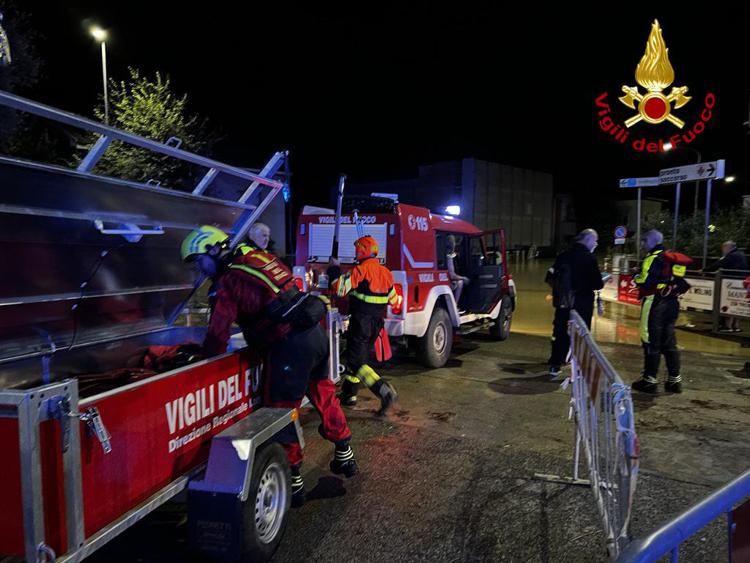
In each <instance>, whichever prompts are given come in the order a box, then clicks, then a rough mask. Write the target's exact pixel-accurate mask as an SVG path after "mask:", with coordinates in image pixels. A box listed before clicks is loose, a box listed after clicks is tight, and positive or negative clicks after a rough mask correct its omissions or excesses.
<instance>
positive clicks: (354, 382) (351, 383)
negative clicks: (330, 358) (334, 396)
mask: <svg viewBox="0 0 750 563" xmlns="http://www.w3.org/2000/svg"><path fill="white" fill-rule="evenodd" d="M357 391H359V378H358V377H354V376H352V375H346V376H344V382H343V383H342V384H341V393H340V394H339V402H340V403H341V406H343V407H356V406H357Z"/></svg>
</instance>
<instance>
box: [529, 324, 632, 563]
mask: <svg viewBox="0 0 750 563" xmlns="http://www.w3.org/2000/svg"><path fill="white" fill-rule="evenodd" d="M568 332H569V334H570V361H571V375H570V378H569V379H567V380H565V382H563V388H567V386H568V385H570V386H571V388H572V393H571V400H570V417H571V418H573V419H574V420H575V423H576V433H575V450H574V455H573V477H572V478H562V477H558V476H554V475H536V477H537V478H540V479H544V480H547V481H552V482H560V483H567V484H575V485H588V486H590V488H591V491H592V493H593V496H594V500H595V501H596V506H597V509H598V512H599V515H600V517H601V521H602V526H603V528H604V533H605V537H606V542H607V551H608V552H609V555H610V558H612V559H615V558H616V557H617V556H618V555H619V553H620V551H621V550H622V549H623V548H624V547H625V546H626V545H627V544H628V541H629V532H628V529H629V526H630V513H631V508H632V505H633V496H634V494H635V488H636V481H637V478H638V462H639V460H638V457H639V450H640V447H639V444H638V437H637V436H636V433H635V424H634V419H635V417H634V414H633V402H632V399H631V396H630V387H629V386H628V385H625V383H624V382H623V381H622V379H621V378H620V376H619V375H618V374H617V372H616V371H615V370H614V368H613V367H612V365H611V364H610V363H609V361H608V360H607V358H605V357H604V354H603V353H602V351H601V350H600V349H599V347H598V346H597V344H596V342H595V341H594V339H593V337H592V336H591V333H590V332H589V330H588V327H587V326H586V323H585V322H584V321H583V319H582V318H581V317H580V315H579V314H578V313H577V312H576V311H574V310H572V311H571V312H570V321H569V322H568ZM581 452H583V457H584V459H585V461H586V465H587V467H588V472H589V480H584V479H580V478H579V475H578V469H579V463H580V459H581Z"/></svg>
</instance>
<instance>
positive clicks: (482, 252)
mask: <svg viewBox="0 0 750 563" xmlns="http://www.w3.org/2000/svg"><path fill="white" fill-rule="evenodd" d="M485 236H486V237H488V238H489V240H487V242H488V243H489V244H486V243H485V238H484V237H482V236H477V237H471V239H470V241H469V243H470V244H469V249H470V255H471V276H470V277H471V285H470V286H469V291H468V301H469V302H468V310H469V311H470V312H472V313H489V312H490V311H491V310H492V308H493V307H494V306H495V304H496V303H497V302H498V300H499V299H500V294H501V291H502V268H503V264H502V260H499V259H498V255H497V254H495V253H494V252H493V251H490V250H488V248H492V242H491V241H492V236H493V233H488V234H487V235H485ZM472 285H473V286H474V287H472Z"/></svg>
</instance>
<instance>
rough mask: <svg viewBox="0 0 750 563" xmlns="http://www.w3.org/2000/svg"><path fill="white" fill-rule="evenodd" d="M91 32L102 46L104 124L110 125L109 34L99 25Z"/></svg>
mask: <svg viewBox="0 0 750 563" xmlns="http://www.w3.org/2000/svg"><path fill="white" fill-rule="evenodd" d="M89 32H90V33H91V35H92V36H93V38H94V39H96V40H97V41H98V42H99V43H101V45H102V89H103V90H104V123H106V124H107V125H109V97H108V96H107V32H106V30H104V29H102V28H101V27H99V26H98V25H95V26H93V27H92V28H91V29H90V30H89Z"/></svg>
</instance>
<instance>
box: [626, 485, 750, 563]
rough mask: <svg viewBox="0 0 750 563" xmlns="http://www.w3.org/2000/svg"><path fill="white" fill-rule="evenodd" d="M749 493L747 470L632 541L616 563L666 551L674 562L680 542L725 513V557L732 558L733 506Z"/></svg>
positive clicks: (634, 562) (630, 562)
mask: <svg viewBox="0 0 750 563" xmlns="http://www.w3.org/2000/svg"><path fill="white" fill-rule="evenodd" d="M748 496H750V470H747V471H745V472H744V473H743V474H742V475H740V476H739V477H737V478H736V479H734V480H733V481H730V482H729V483H727V484H726V485H724V486H723V487H721V488H719V489H717V490H715V491H714V492H713V493H711V494H710V495H708V496H707V497H706V498H704V499H703V500H702V501H700V502H699V503H697V504H695V505H693V506H691V507H690V508H689V509H687V510H686V511H685V512H683V513H682V514H680V515H678V516H676V517H674V518H672V519H671V520H670V521H669V522H667V523H665V524H664V525H663V526H662V527H661V528H659V529H658V530H656V531H655V532H653V533H651V534H650V535H648V536H646V537H645V538H641V539H637V540H634V541H633V542H631V543H630V545H628V547H627V548H626V549H625V550H624V551H623V552H622V554H621V555H620V557H619V558H618V559H617V561H618V563H646V562H648V561H656V560H657V559H659V558H661V557H663V556H664V555H666V554H667V553H670V554H671V556H670V561H671V562H672V563H676V562H677V561H678V560H679V550H680V544H682V543H683V542H685V541H686V540H688V539H689V538H690V537H691V536H692V535H694V534H695V533H696V532H698V531H699V530H701V529H702V528H704V527H705V526H707V525H708V524H710V523H711V522H712V521H713V520H715V519H717V518H719V517H720V516H721V515H722V514H726V515H727V533H728V535H729V542H728V544H729V553H728V554H727V555H728V557H727V560H728V561H731V559H732V549H731V545H732V541H731V539H732V534H733V532H734V525H733V522H732V510H733V509H734V507H735V506H736V505H737V504H739V503H740V502H741V501H742V500H743V499H745V498H746V497H748Z"/></svg>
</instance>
